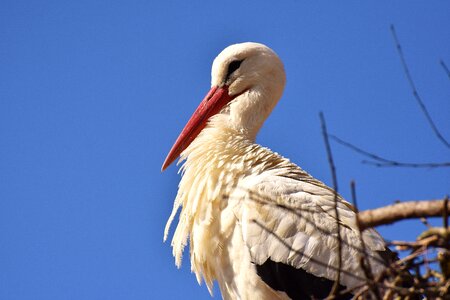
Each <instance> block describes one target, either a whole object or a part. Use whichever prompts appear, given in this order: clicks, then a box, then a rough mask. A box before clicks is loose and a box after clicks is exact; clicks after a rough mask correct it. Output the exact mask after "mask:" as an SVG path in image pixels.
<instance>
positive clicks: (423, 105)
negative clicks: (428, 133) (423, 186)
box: [391, 24, 450, 148]
mask: <svg viewBox="0 0 450 300" xmlns="http://www.w3.org/2000/svg"><path fill="white" fill-rule="evenodd" d="M391 32H392V36H393V37H394V41H395V46H396V47H397V51H398V55H399V56H400V60H401V62H402V66H403V71H404V72H405V75H406V78H407V79H408V82H409V85H410V86H411V89H412V91H413V95H414V97H415V98H416V100H417V103H418V104H419V106H420V109H421V110H422V112H423V113H424V115H425V117H426V118H427V121H428V123H429V124H430V126H431V128H432V129H433V131H434V133H435V134H436V136H437V137H438V139H439V140H440V141H441V142H442V143H443V144H444V145H445V146H447V148H450V143H449V142H448V141H447V140H446V139H445V138H444V137H443V136H442V134H441V133H440V132H439V130H438V128H437V127H436V125H435V124H434V122H433V119H432V118H431V116H430V113H429V112H428V110H427V108H426V106H425V103H424V102H423V101H422V99H421V97H420V96H419V93H418V92H417V88H416V85H415V84H414V81H413V79H412V77H411V73H410V72H409V68H408V65H407V64H406V60H405V56H404V54H403V50H402V47H401V45H400V42H399V40H398V37H397V33H396V32H395V27H394V25H393V24H391Z"/></svg>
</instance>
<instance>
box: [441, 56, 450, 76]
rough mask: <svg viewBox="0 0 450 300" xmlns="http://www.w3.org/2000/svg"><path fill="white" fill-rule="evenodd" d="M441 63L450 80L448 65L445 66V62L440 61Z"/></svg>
mask: <svg viewBox="0 0 450 300" xmlns="http://www.w3.org/2000/svg"><path fill="white" fill-rule="evenodd" d="M439 63H440V64H441V66H442V68H444V71H445V73H446V74H447V76H448V78H449V79H450V70H449V69H448V67H447V65H446V64H445V62H444V60H442V59H441V60H440V61H439Z"/></svg>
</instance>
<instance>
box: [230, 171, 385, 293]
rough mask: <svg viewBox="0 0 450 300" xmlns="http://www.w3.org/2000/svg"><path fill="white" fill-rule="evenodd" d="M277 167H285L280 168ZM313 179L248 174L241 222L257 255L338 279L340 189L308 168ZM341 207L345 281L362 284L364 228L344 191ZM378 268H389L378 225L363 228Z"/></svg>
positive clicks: (260, 261)
mask: <svg viewBox="0 0 450 300" xmlns="http://www.w3.org/2000/svg"><path fill="white" fill-rule="evenodd" d="M276 172H279V170H277V171H276ZM304 174H305V175H304V176H305V178H306V179H307V180H301V179H302V178H300V180H299V178H298V176H297V178H291V177H288V176H280V175H279V174H277V173H275V172H270V171H269V172H264V173H263V174H260V175H256V176H251V177H248V178H247V180H245V181H244V182H243V183H242V185H241V186H240V188H239V189H238V190H239V192H238V193H239V194H240V195H236V196H237V197H239V198H240V199H244V201H243V202H242V205H241V206H240V209H241V214H238V213H237V214H236V215H237V216H240V218H241V219H240V223H241V226H242V232H243V239H244V241H245V243H246V245H247V247H248V249H249V251H250V256H251V259H252V261H253V262H254V263H255V264H256V265H258V266H261V265H263V264H264V263H265V262H266V261H267V260H271V261H273V262H275V263H282V264H286V265H287V266H291V267H294V268H296V269H302V270H304V271H306V272H307V273H309V274H312V275H314V276H317V277H322V278H325V279H327V280H334V279H335V278H336V276H337V271H336V270H337V267H338V255H337V247H338V240H337V221H338V220H337V217H336V216H335V211H334V205H335V204H334V198H335V195H334V192H333V190H332V189H330V188H329V187H327V186H325V185H324V184H323V183H322V182H320V181H318V180H315V179H313V178H312V177H310V176H309V175H307V174H306V172H305V173H304ZM337 200H338V211H339V223H340V224H341V225H342V226H340V231H341V237H342V262H343V263H342V266H343V269H342V271H341V282H340V284H341V285H343V286H346V287H354V286H357V285H359V284H361V283H363V281H364V273H363V270H362V269H361V268H360V264H359V257H360V256H361V255H362V250H361V245H360V244H361V243H360V235H359V234H360V233H359V231H358V230H357V227H356V223H355V212H354V210H353V208H352V206H351V205H350V204H349V203H348V202H346V201H345V200H343V199H342V197H340V196H339V195H338V196H337ZM363 238H364V241H365V244H366V249H367V254H368V256H369V257H370V259H369V261H370V263H371V266H372V270H373V271H374V273H378V272H380V271H381V270H383V269H384V262H383V259H382V258H381V256H380V255H379V254H378V253H377V252H380V251H385V246H384V241H383V239H382V238H381V236H380V235H379V234H378V233H377V232H376V231H375V230H368V231H365V232H364V233H363Z"/></svg>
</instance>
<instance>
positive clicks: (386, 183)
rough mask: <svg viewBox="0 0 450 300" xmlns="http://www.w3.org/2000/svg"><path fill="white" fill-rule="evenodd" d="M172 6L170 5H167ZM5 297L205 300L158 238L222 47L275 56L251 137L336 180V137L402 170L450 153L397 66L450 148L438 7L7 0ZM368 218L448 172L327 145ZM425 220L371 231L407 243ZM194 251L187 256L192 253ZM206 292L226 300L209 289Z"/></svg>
mask: <svg viewBox="0 0 450 300" xmlns="http://www.w3.org/2000/svg"><path fill="white" fill-rule="evenodd" d="M163 3H164V4H163ZM0 7H1V9H0V44H1V46H0V66H1V67H0V138H1V146H0V170H1V172H0V299H177V298H181V297H183V298H184V299H210V296H209V294H208V292H207V289H206V287H204V286H198V285H197V283H196V280H195V276H194V275H192V274H191V273H190V266H189V262H188V260H187V259H186V260H185V261H184V263H183V266H182V268H181V270H177V269H176V267H175V265H174V260H173V257H172V255H171V248H170V243H165V244H163V243H162V237H163V229H164V225H165V222H166V220H167V218H168V215H169V213H170V210H171V207H172V203H173V199H174V197H175V194H176V190H177V183H178V180H179V175H177V172H176V171H177V168H176V167H175V166H171V167H170V168H169V169H168V170H167V171H166V172H164V173H161V172H160V167H161V164H162V162H163V160H164V158H165V156H166V154H167V152H168V150H169V149H170V147H171V145H172V143H173V142H174V140H175V138H176V137H177V135H178V133H179V131H180V130H181V129H182V127H183V125H184V124H185V122H186V121H187V119H188V118H189V116H190V115H191V113H192V112H193V110H194V109H195V107H196V106H197V104H198V102H199V101H200V100H201V99H202V97H203V96H204V95H205V93H206V92H207V90H208V88H209V82H210V65H211V62H212V60H213V59H214V57H215V56H216V55H217V54H218V53H219V52H220V51H221V50H222V49H223V48H225V47H226V46H227V45H229V44H232V43H237V42H244V41H256V42H261V43H265V44H267V45H269V46H270V47H272V48H273V49H274V50H275V51H276V52H277V53H278V54H279V56H280V57H281V58H282V60H283V61H284V63H285V68H286V72H287V80H288V81H287V86H286V90H285V94H284V96H283V98H282V100H281V101H280V103H279V105H278V107H277V108H276V109H275V110H274V112H273V114H272V116H271V117H270V118H269V119H268V121H267V122H266V124H265V126H264V127H263V129H262V131H261V133H260V135H259V136H258V142H259V143H261V144H263V145H265V146H268V147H270V148H271V149H273V150H274V151H277V152H279V153H281V154H282V155H284V156H286V157H289V158H290V159H291V160H292V161H294V162H296V163H297V164H299V165H300V166H302V167H303V168H304V169H306V170H307V171H309V172H310V173H311V174H313V175H314V176H316V177H317V178H319V179H321V180H323V181H325V182H326V183H328V184H331V180H330V178H331V177H330V172H329V167H328V164H327V160H326V155H325V148H324V144H323V140H322V136H321V134H320V124H319V117H318V113H319V111H323V112H324V113H325V116H326V119H327V123H328V128H329V131H330V132H332V133H334V134H336V135H338V136H340V137H341V138H343V139H345V140H348V141H351V142H353V143H354V144H356V145H359V146H361V147H363V148H365V149H366V150H370V151H373V152H376V153H378V154H380V155H383V156H385V157H388V158H392V159H398V160H402V161H414V162H429V161H448V160H449V149H447V148H445V147H444V146H443V145H442V144H441V143H440V142H439V141H438V140H437V139H436V137H435V136H434V135H433V133H432V131H431V130H430V128H429V126H428V124H427V123H426V121H425V118H424V116H423V115H422V113H421V112H420V110H419V108H418V106H417V104H416V103H415V100H414V98H413V97H412V93H411V90H410V88H409V86H408V83H407V81H406V79H405V76H404V74H403V71H402V69H401V65H400V61H399V58H398V55H397V53H396V50H395V47H394V44H393V40H392V36H391V33H390V31H389V25H390V24H391V23H393V24H395V26H396V29H397V33H398V36H399V38H400V40H401V43H402V46H403V49H404V52H405V57H406V60H407V61H408V63H409V66H410V69H411V72H412V75H413V78H414V79H415V82H416V84H417V88H418V90H419V93H420V94H421V95H422V97H423V99H424V101H425V102H426V103H427V105H428V108H429V111H430V114H431V115H432V117H433V118H434V120H435V122H436V124H437V125H438V126H439V127H440V129H441V131H442V133H443V134H444V136H446V137H447V139H450V119H449V118H448V115H449V111H450V104H449V103H450V102H449V97H450V81H449V78H448V77H447V76H446V74H445V73H444V71H443V69H442V67H441V66H440V65H439V59H443V60H444V61H445V62H446V63H447V65H450V51H449V49H450V34H449V28H450V19H449V18H448V13H449V11H450V3H449V2H448V1H364V2H361V1H346V2H345V3H344V1H339V3H338V2H334V1H333V2H332V1H314V2H312V1H309V2H307V1H259V2H257V1H221V2H218V1H165V2H164V1H159V2H158V3H156V2H152V1H39V2H37V1H17V0H15V1H2V2H1V4H0ZM332 148H333V153H334V158H335V162H336V165H337V171H338V179H339V185H340V189H339V190H340V191H341V193H342V194H343V195H344V196H345V197H346V198H348V199H349V198H350V196H349V195H350V193H349V182H350V180H352V179H354V180H356V184H357V193H358V198H359V204H360V208H362V209H366V208H373V207H378V206H381V205H384V204H388V203H391V202H393V201H394V200H397V199H400V200H414V199H433V198H441V197H443V196H444V195H445V194H447V193H449V190H448V188H449V179H450V176H449V175H450V171H449V169H448V168H447V169H401V168H376V167H372V166H368V165H364V164H361V163H360V161H361V159H362V157H360V156H358V155H357V154H355V153H353V152H351V151H349V150H348V149H346V148H343V147H342V146H340V145H338V144H335V143H332ZM421 229H423V225H421V224H419V223H418V222H404V223H401V224H399V225H396V226H390V227H385V228H380V231H381V232H382V233H383V235H384V236H386V238H389V239H394V238H396V239H401V238H412V237H414V236H415V235H416V234H417V233H418V232H420V230H421ZM186 254H187V253H186ZM215 298H216V299H217V298H220V296H219V295H218V293H216V295H215Z"/></svg>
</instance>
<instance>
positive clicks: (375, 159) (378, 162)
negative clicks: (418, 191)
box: [328, 134, 450, 168]
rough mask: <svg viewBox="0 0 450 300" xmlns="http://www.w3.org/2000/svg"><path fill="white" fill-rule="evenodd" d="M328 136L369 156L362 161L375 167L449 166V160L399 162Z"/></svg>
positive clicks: (333, 136)
mask: <svg viewBox="0 0 450 300" xmlns="http://www.w3.org/2000/svg"><path fill="white" fill-rule="evenodd" d="M328 136H329V137H330V138H331V139H333V140H334V141H335V142H337V143H339V144H341V145H343V146H345V147H347V148H349V149H351V150H353V151H355V152H357V153H359V154H361V155H364V156H366V157H369V158H370V159H372V160H363V161H362V163H365V164H370V165H374V166H377V167H408V168H442V167H450V162H437V163H410V162H399V161H395V160H391V159H387V158H384V157H381V156H379V155H376V154H374V153H371V152H368V151H366V150H364V149H361V148H359V147H357V146H355V145H353V144H351V143H349V142H346V141H344V140H342V139H341V138H338V137H337V136H335V135H333V134H328Z"/></svg>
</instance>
